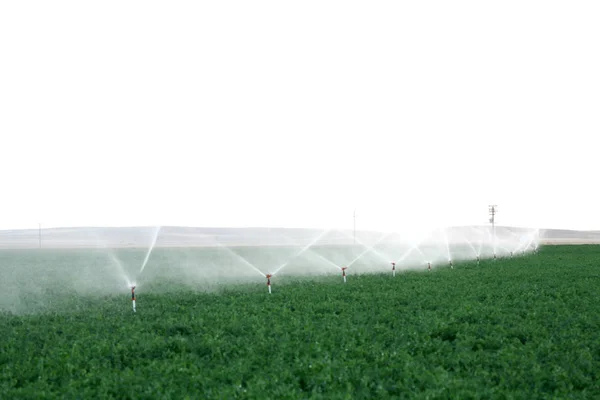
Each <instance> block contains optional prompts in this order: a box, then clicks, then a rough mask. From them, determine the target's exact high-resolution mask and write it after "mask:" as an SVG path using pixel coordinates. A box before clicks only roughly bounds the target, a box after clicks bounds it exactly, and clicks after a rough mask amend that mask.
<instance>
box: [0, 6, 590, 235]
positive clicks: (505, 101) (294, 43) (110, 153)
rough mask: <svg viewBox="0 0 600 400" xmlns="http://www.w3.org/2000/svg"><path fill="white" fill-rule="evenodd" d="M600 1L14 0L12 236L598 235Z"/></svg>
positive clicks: (6, 168)
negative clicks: (214, 232) (20, 232)
mask: <svg viewBox="0 0 600 400" xmlns="http://www.w3.org/2000/svg"><path fill="white" fill-rule="evenodd" d="M598 7H599V6H598V5H597V3H596V2H591V1H590V2H577V3H566V2H563V3H557V2H526V3H523V2H514V1H510V2H502V3H501V4H500V3H499V4H497V5H492V4H487V3H485V4H484V3H481V2H474V1H472V2H433V3H432V2H418V3H412V4H409V3H398V2H377V3H368V2H361V3H359V2H347V1H344V2H341V1H340V2H311V1H308V2H301V3H297V4H289V3H282V2H275V1H272V2H225V3H223V2H218V3H202V4H199V3H196V2H178V3H166V2H163V3H155V2H150V3H149V2H140V1H138V2H135V1H134V2H125V3H123V2H114V1H108V2H102V3H98V4H94V5H92V4H84V3H81V2H75V1H72V2H64V1H63V2H37V3H31V2H29V3H27V4H25V3H20V2H5V3H3V4H2V5H1V6H0V51H1V52H2V55H3V56H2V58H3V61H2V63H0V88H1V90H0V108H1V109H2V117H1V118H0V132H2V133H1V142H2V143H1V145H0V171H2V183H1V185H2V193H3V196H2V199H1V202H0V204H1V206H0V228H23V227H32V226H36V224H37V223H38V222H42V223H43V224H44V225H45V226H81V225H195V226H298V227H300V226H310V227H340V228H349V227H352V213H353V210H354V209H355V208H356V209H357V224H358V225H359V227H360V228H363V229H366V228H374V229H382V230H383V229H385V230H388V229H392V230H393V229H396V227H398V226H402V227H403V228H407V227H417V226H423V225H427V226H445V225H453V224H481V223H485V222H487V205H488V204H498V205H499V214H498V222H499V223H500V222H501V223H503V224H506V225H520V226H530V227H556V228H579V229H591V228H598V227H599V226H600V221H598V220H597V218H596V217H594V216H593V215H591V214H590V211H591V210H593V205H594V204H596V203H597V202H598V200H599V199H598V197H599V196H598V192H597V190H596V189H595V188H594V185H593V184H592V182H594V181H595V179H594V175H595V171H596V168H595V158H594V156H595V154H594V152H595V150H594V149H595V146H593V143H594V142H595V137H596V136H597V132H598V128H599V122H598V118H597V110H598V109H600V104H599V102H600V100H599V98H598V96H597V93H599V92H600V78H599V75H598V74H597V71H598V70H600V59H599V53H598V52H597V51H595V50H594V49H597V48H598V47H599V44H600V43H598V41H599V40H600V39H599V38H600V27H599V26H598V24H597V21H598V18H599V17H600V14H599V12H598V11H599V8H598Z"/></svg>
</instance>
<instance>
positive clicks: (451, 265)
mask: <svg viewBox="0 0 600 400" xmlns="http://www.w3.org/2000/svg"><path fill="white" fill-rule="evenodd" d="M448 263H449V264H450V269H454V264H453V263H452V260H449V261H448Z"/></svg>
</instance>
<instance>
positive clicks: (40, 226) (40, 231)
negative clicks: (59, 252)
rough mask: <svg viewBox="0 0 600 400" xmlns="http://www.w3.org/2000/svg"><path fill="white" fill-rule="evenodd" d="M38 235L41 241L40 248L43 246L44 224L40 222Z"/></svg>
mask: <svg viewBox="0 0 600 400" xmlns="http://www.w3.org/2000/svg"><path fill="white" fill-rule="evenodd" d="M38 237H39V241H40V249H41V248H42V224H41V223H39V222H38Z"/></svg>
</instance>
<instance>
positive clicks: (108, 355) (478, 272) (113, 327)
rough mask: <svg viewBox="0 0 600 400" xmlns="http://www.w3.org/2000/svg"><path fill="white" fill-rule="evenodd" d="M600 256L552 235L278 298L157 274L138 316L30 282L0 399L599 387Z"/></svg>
mask: <svg viewBox="0 0 600 400" xmlns="http://www.w3.org/2000/svg"><path fill="white" fill-rule="evenodd" d="M131 254H132V255H131V257H139V254H137V253H135V255H133V254H134V253H131ZM14 255H15V253H12V254H11V257H14ZM83 255H85V257H89V254H83V253H82V256H83ZM142 255H143V254H142ZM157 255H159V254H157ZM121 256H123V255H121ZM102 257H104V256H102ZM122 258H124V259H125V258H126V257H124V256H123V257H122ZM129 261H131V262H130V263H131V265H135V268H137V266H138V265H139V264H138V261H139V260H138V259H137V258H135V260H134V259H131V260H129ZM134 261H135V262H134ZM2 262H3V264H6V258H4V259H3V261H2ZM57 262H60V259H58V260H57ZM102 264H103V263H102V262H101V263H100V264H99V265H102ZM599 265H600V246H548V247H542V248H541V249H540V252H539V253H538V254H530V255H526V256H524V257H519V258H512V259H511V258H504V259H499V260H496V261H492V260H486V261H483V262H482V263H481V264H480V265H479V266H477V265H476V263H474V262H460V263H457V264H456V265H455V269H454V270H450V269H449V268H447V267H443V268H441V267H440V268H438V269H435V270H434V271H432V272H430V273H428V272H424V271H418V272H417V271H412V272H403V273H401V274H399V275H398V276H396V278H392V277H391V274H390V272H389V271H387V272H386V273H381V274H364V275H352V274H350V276H349V279H348V283H347V284H343V283H342V282H341V277H340V276H324V277H313V278H305V279H302V280H294V279H288V280H286V281H285V282H276V283H274V285H273V294H272V295H268V294H267V290H266V286H265V282H264V280H260V279H258V280H257V282H255V283H254V282H252V283H246V284H242V285H234V286H231V285H226V286H225V287H222V288H221V289H219V290H217V291H216V292H213V293H202V292H198V291H197V290H194V289H193V286H194V285H183V284H180V283H177V282H167V281H164V282H161V281H160V280H159V281H156V280H154V281H152V284H150V283H149V284H148V285H146V286H145V287H144V289H143V290H140V292H139V293H138V312H137V313H136V314H133V313H132V311H131V308H130V307H131V305H130V303H131V302H130V299H129V295H128V292H127V290H126V288H124V290H123V292H122V294H121V293H112V294H111V293H108V292H103V291H99V292H94V291H76V290H73V291H68V290H67V291H65V290H58V289H59V288H56V289H57V290H54V291H52V290H48V289H39V290H40V291H44V290H45V292H44V293H41V292H40V293H37V295H38V296H43V298H44V299H45V301H46V302H48V303H49V304H52V307H47V308H46V311H43V310H38V312H36V313H34V314H29V315H15V314H12V313H10V312H4V313H2V314H0V398H3V399H4V398H6V399H11V398H131V399H135V398H161V399H162V398H185V396H186V395H189V396H190V397H191V398H308V397H312V398H323V399H338V398H339V399H346V398H389V397H417V398H527V399H530V398H531V399H533V398H581V399H589V398H598V397H599V396H600V340H598V332H599V331H600V307H598V304H600V291H598V287H599V284H600V267H599ZM46 267H48V268H55V269H56V268H59V266H58V265H46ZM23 269H24V270H23V271H21V272H20V273H22V274H27V270H26V268H23ZM91 269H92V270H93V268H91ZM5 273H6V270H4V271H3V276H4V277H5V276H6V275H4V274H5ZM45 278H49V279H50V278H52V277H51V276H46V277H45ZM98 278H99V277H95V278H94V276H93V275H90V279H91V280H92V281H93V280H94V279H98ZM159 289H160V290H159ZM0 295H4V296H6V294H0ZM32 306H33V305H32Z"/></svg>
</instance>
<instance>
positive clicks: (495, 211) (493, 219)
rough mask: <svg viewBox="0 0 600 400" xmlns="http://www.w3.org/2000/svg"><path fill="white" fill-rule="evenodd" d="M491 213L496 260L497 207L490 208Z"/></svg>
mask: <svg viewBox="0 0 600 400" xmlns="http://www.w3.org/2000/svg"><path fill="white" fill-rule="evenodd" d="M488 209H489V213H490V222H491V223H492V246H493V247H494V260H495V259H496V213H497V212H498V206H497V205H495V204H494V205H491V206H488Z"/></svg>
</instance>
